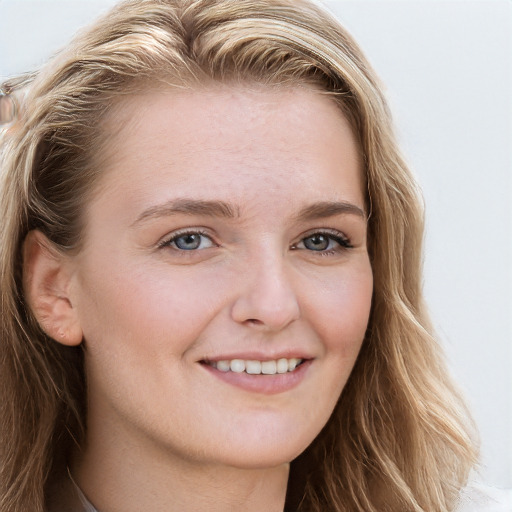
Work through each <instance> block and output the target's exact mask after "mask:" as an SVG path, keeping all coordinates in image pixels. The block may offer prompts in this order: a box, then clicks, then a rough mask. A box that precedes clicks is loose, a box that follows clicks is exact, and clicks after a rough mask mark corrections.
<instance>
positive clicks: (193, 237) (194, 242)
mask: <svg viewBox="0 0 512 512" xmlns="http://www.w3.org/2000/svg"><path fill="white" fill-rule="evenodd" d="M174 243H175V244H176V247H178V249H183V250H185V251H190V250H193V249H197V248H198V247H199V246H200V245H201V235H198V234H194V233H189V234H187V235H182V236H179V237H178V238H176V240H175V242H174Z"/></svg>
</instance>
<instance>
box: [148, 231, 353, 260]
mask: <svg viewBox="0 0 512 512" xmlns="http://www.w3.org/2000/svg"><path fill="white" fill-rule="evenodd" d="M193 235H199V236H201V237H205V238H207V239H208V240H209V241H210V243H211V244H212V246H214V247H218V245H217V244H216V243H215V242H214V241H213V240H212V238H211V236H210V235H209V234H208V233H207V232H206V231H204V230H201V229H187V230H184V231H178V232H177V233H173V234H172V237H171V238H165V239H164V240H162V241H161V242H159V243H158V248H165V247H170V248H172V249H173V250H175V251H176V252H177V253H181V254H183V255H185V254H186V253H192V252H195V251H197V250H200V249H199V247H197V248H192V249H182V248H180V247H177V246H176V241H177V240H178V239H180V238H182V237H186V236H193ZM319 236H320V237H325V238H326V239H327V240H328V246H329V245H331V242H333V241H334V242H335V243H336V244H338V247H335V248H331V249H328V250H327V249H324V250H314V249H308V248H307V247H304V248H299V247H297V246H298V245H299V244H301V243H302V244H304V245H305V243H304V241H305V240H308V239H311V238H313V237H319ZM200 243H202V242H200ZM351 248H353V245H352V244H351V243H350V240H349V239H348V238H347V237H346V236H345V235H343V234H342V233H340V232H339V231H335V230H333V231H330V230H322V231H313V232H311V233H308V234H307V235H306V236H304V237H302V238H301V239H300V241H299V242H298V243H296V244H293V245H292V246H291V249H292V250H307V251H309V252H312V253H317V254H318V255H319V256H330V255H334V254H336V253H339V252H342V251H344V250H347V249H351Z"/></svg>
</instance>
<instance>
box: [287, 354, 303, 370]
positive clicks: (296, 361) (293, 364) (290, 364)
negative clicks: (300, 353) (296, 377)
mask: <svg viewBox="0 0 512 512" xmlns="http://www.w3.org/2000/svg"><path fill="white" fill-rule="evenodd" d="M300 361H301V360H300V359H297V358H295V357H294V358H293V359H288V371H289V372H293V370H295V368H296V367H297V365H298V364H299V363H300Z"/></svg>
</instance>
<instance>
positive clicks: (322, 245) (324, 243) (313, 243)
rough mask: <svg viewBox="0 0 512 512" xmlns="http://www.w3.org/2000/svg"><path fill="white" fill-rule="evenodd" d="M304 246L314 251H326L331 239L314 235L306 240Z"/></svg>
mask: <svg viewBox="0 0 512 512" xmlns="http://www.w3.org/2000/svg"><path fill="white" fill-rule="evenodd" d="M304 246H305V247H306V248H307V249H310V250H312V251H325V250H326V249H327V247H328V246H329V238H328V237H327V236H325V235H313V236H308V237H307V238H305V239H304Z"/></svg>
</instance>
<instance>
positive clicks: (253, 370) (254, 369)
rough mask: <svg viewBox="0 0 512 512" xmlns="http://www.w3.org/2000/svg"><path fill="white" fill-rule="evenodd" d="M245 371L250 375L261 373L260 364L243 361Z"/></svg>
mask: <svg viewBox="0 0 512 512" xmlns="http://www.w3.org/2000/svg"><path fill="white" fill-rule="evenodd" d="M245 371H246V373H250V374H252V375H258V374H260V373H261V363H260V362H259V361H245Z"/></svg>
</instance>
